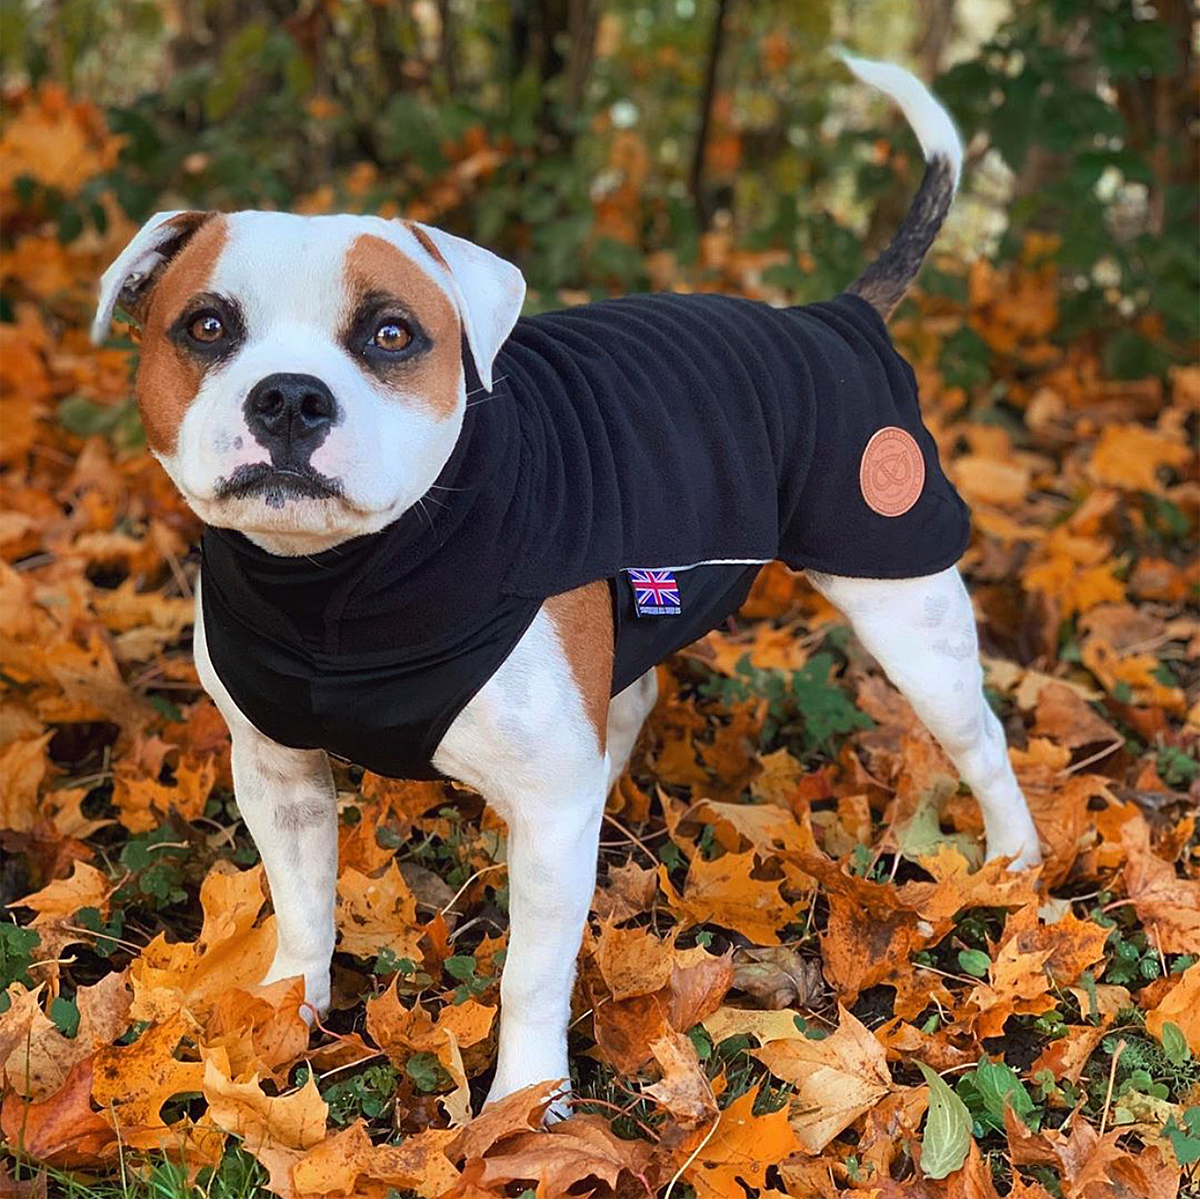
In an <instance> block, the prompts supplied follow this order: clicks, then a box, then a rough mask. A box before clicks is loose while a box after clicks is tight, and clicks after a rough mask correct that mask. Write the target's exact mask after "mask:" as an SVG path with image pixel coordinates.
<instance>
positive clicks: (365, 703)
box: [202, 295, 969, 779]
mask: <svg viewBox="0 0 1200 1200" xmlns="http://www.w3.org/2000/svg"><path fill="white" fill-rule="evenodd" d="M493 375H494V379H495V380H496V384H495V387H494V390H493V391H492V392H491V393H489V394H484V393H483V392H482V391H481V390H480V391H478V392H477V394H475V395H469V398H468V401H467V404H468V408H467V412H466V416H465V421H464V426H463V430H462V433H461V435H460V437H459V440H458V442H457V444H456V446H455V449H454V452H453V454H452V455H451V457H450V459H449V461H448V462H447V463H446V466H445V467H444V469H443V471H442V473H441V475H440V476H439V479H438V482H437V486H436V487H435V489H433V490H432V491H431V492H430V493H429V495H428V496H427V497H426V500H425V501H423V502H421V503H419V504H418V505H417V506H415V507H414V508H412V509H410V510H409V511H408V512H407V513H405V514H404V515H403V516H402V517H401V518H400V519H399V520H397V521H396V522H395V523H393V524H392V525H390V526H389V527H388V528H386V529H384V530H382V531H381V532H379V533H377V534H370V535H366V536H364V537H359V538H355V539H353V540H351V541H349V542H346V543H343V544H342V545H340V546H337V547H335V548H334V549H332V550H329V551H326V552H325V553H323V554H318V555H315V556H312V557H302V558H284V557H279V556H275V555H271V554H268V553H266V552H265V551H263V550H260V549H258V548H257V547H255V546H254V545H253V544H252V543H251V542H250V541H248V540H247V539H246V538H245V537H244V536H242V535H241V534H239V533H235V532H231V531H229V530H224V529H216V528H208V529H206V530H205V533H204V539H203V548H202V552H203V559H202V584H203V586H202V600H203V605H204V624H205V632H206V636H207V641H208V646H209V652H210V655H211V657H212V662H213V666H214V668H215V669H216V672H217V674H218V676H219V677H220V679H221V681H222V683H224V685H225V686H226V687H227V688H228V690H229V692H230V694H231V695H232V697H233V699H234V700H235V701H236V703H237V705H238V707H239V708H240V709H241V710H242V712H243V713H244V714H245V715H246V716H247V717H248V718H249V719H250V720H251V721H252V722H253V723H254V724H255V726H257V727H258V729H259V730H260V731H261V732H263V733H264V734H266V735H267V736H268V737H271V738H273V739H274V740H276V741H278V742H280V743H282V744H284V745H287V746H293V747H298V748H314V747H321V748H323V749H325V750H328V751H330V752H331V753H333V754H336V755H339V756H341V757H344V758H347V759H349V760H351V761H353V762H356V763H358V764H360V765H361V766H364V767H367V768H369V769H370V770H372V771H375V772H376V773H378V774H381V775H390V776H394V777H397V778H408V779H423V778H435V777H437V775H438V772H437V770H436V769H435V768H434V767H433V765H432V758H433V755H434V754H435V752H436V750H437V747H438V744H439V743H440V742H441V739H442V737H443V735H444V734H445V732H446V730H447V729H448V728H449V726H450V724H451V722H452V721H453V720H454V718H455V717H456V716H457V715H458V714H459V712H461V711H462V709H463V707H464V706H465V705H466V704H467V702H468V701H469V700H470V699H471V698H472V697H473V696H474V695H475V693H476V692H478V690H479V689H480V688H481V687H482V686H483V685H484V683H486V682H487V680H488V679H489V678H490V677H491V675H492V674H493V673H494V672H495V670H496V669H497V668H498V667H499V666H500V664H501V663H502V662H503V661H504V659H505V658H506V657H507V656H508V654H509V653H510V652H511V651H512V649H513V648H514V647H515V645H516V644H517V642H518V641H519V640H520V638H521V635H522V634H523V633H524V632H525V630H526V629H527V628H528V626H529V624H530V622H531V621H532V620H533V618H534V615H535V614H536V613H537V610H538V608H539V607H540V605H541V603H542V601H543V600H545V599H546V597H548V596H552V595H556V594H558V593H560V592H565V591H569V590H571V589H573V588H576V587H580V586H582V585H583V584H587V583H591V582H593V581H595V580H599V579H604V580H608V581H609V582H610V586H611V588H612V594H613V612H614V620H615V639H616V640H615V650H616V654H615V664H614V671H613V681H612V692H613V694H614V695H615V694H616V693H617V692H618V691H620V690H621V689H622V688H624V687H626V686H627V685H628V684H630V683H631V682H633V680H635V679H637V678H638V677H639V676H640V675H641V674H642V673H643V672H644V671H646V670H647V669H649V668H650V667H652V666H654V664H655V663H657V662H659V661H660V660H661V659H663V658H664V657H666V656H667V655H668V654H670V653H672V652H673V651H675V650H677V649H679V648H680V647H682V646H685V645H687V644H688V643H689V642H691V641H694V640H695V639H696V638H698V637H700V636H702V635H703V634H704V633H706V632H707V631H708V630H710V629H712V628H714V627H716V626H717V625H719V624H720V622H721V621H722V620H723V619H724V618H725V617H726V616H727V615H728V614H729V613H731V612H733V611H734V610H735V609H736V608H737V607H738V606H739V605H740V604H741V602H742V600H744V599H745V596H746V593H747V592H748V591H749V588H750V585H751V583H752V582H753V579H754V575H755V573H756V571H757V569H758V565H759V564H761V563H763V562H767V561H770V560H771V559H776V558H778V559H782V560H783V561H784V562H785V563H787V564H788V565H789V566H791V567H794V568H803V567H812V568H814V569H817V570H820V571H825V572H829V573H832V574H838V575H850V576H862V577H872V578H909V577H914V576H920V575H929V574H933V573H934V572H936V571H940V570H943V569H944V568H946V567H948V566H950V565H951V564H952V563H954V562H955V561H956V560H957V559H958V557H959V556H960V555H961V554H962V551H963V549H964V548H965V546H966V542H967V538H968V535H969V529H968V515H967V510H966V507H965V505H964V504H963V502H962V500H961V499H960V498H959V496H958V494H957V493H956V492H955V491H954V489H953V487H952V486H951V485H950V483H949V482H948V481H947V479H946V478H945V476H944V475H943V474H942V471H941V468H940V466H939V464H938V459H937V451H936V448H935V445H934V442H933V439H932V437H930V435H929V433H928V431H927V430H926V429H925V427H924V425H923V424H922V422H921V416H920V411H919V408H918V404H917V388H916V381H915V379H914V377H913V372H912V369H911V368H910V367H909V365H908V364H907V363H906V362H905V361H904V359H903V358H901V357H900V355H899V354H898V353H897V351H896V350H895V348H894V347H893V346H892V343H891V340H890V338H889V336H888V333H887V330H886V327H885V326H884V323H883V321H882V319H881V318H880V316H879V314H878V313H877V312H876V311H875V309H874V308H872V307H871V305H870V304H868V303H867V302H866V301H864V300H862V299H860V298H859V297H857V296H852V295H843V296H839V297H837V298H836V299H834V300H832V301H829V302H827V303H821V304H813V305H808V306H805V307H802V308H787V309H775V308H771V307H769V306H768V305H765V304H761V303H758V302H755V301H750V300H742V299H737V298H733V297H728V296H711V295H694V296H676V295H653V296H634V297H628V298H625V299H620V300H611V301H602V302H600V303H598V304H590V305H583V306H580V307H578V308H571V309H566V310H564V311H561V312H553V313H547V314H544V315H541V316H535V317H528V318H524V319H522V320H520V321H518V322H517V325H516V327H515V329H514V330H513V333H512V335H511V336H510V338H509V340H508V341H507V342H506V343H505V345H504V347H503V348H502V349H501V351H500V353H499V355H498V356H497V359H496V362H495V364H494V366H493ZM467 376H468V391H469V392H470V391H471V389H472V384H473V383H474V382H476V381H475V380H474V379H473V373H472V371H471V370H470V368H469V364H468V371H467ZM873 439H874V440H873ZM893 451H894V452H893ZM631 569H634V570H635V571H636V570H638V569H643V570H645V569H650V570H653V571H654V575H652V576H651V580H652V581H657V583H656V584H655V586H654V587H651V588H650V589H649V590H647V589H646V587H644V586H641V585H639V583H638V582H637V580H639V579H641V580H644V579H645V578H646V577H645V576H640V575H636V574H635V575H633V577H632V578H631V575H630V570H631ZM663 572H666V573H667V574H665V575H664V574H663ZM670 585H673V586H670ZM662 600H665V603H654V601H662ZM676 609H678V611H675V610H676ZM655 610H658V611H655Z"/></svg>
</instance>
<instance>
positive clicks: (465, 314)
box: [408, 221, 525, 392]
mask: <svg viewBox="0 0 1200 1200" xmlns="http://www.w3.org/2000/svg"><path fill="white" fill-rule="evenodd" d="M408 226H409V228H410V229H411V230H412V233H413V235H414V236H415V237H416V238H417V240H418V241H419V242H420V243H421V245H422V246H424V247H425V249H426V251H428V253H429V254H430V255H431V256H432V257H433V258H434V259H435V260H436V261H437V262H439V263H440V264H441V266H442V267H444V268H445V270H446V272H447V274H448V275H449V276H450V291H451V294H452V295H453V297H454V302H455V304H456V305H457V307H458V316H459V320H461V321H462V327H463V333H464V334H465V336H466V339H467V346H468V348H469V349H470V351H471V357H472V358H473V359H474V360H475V371H476V373H477V374H478V375H479V382H480V383H482V384H483V386H484V387H485V388H486V389H487V390H488V391H489V392H490V391H491V390H492V362H493V361H494V360H495V357H496V354H497V352H498V351H499V349H500V347H501V346H502V345H503V344H504V339H505V338H507V337H508V335H509V334H510V333H511V332H512V327H513V326H514V325H515V324H516V323H517V318H518V317H519V316H520V315H521V305H522V304H523V303H524V302H525V277H524V276H523V275H522V274H521V272H520V271H519V270H518V269H517V268H516V267H514V266H513V265H512V263H510V262H506V261H505V260H504V259H502V258H500V257H499V256H498V255H495V254H493V253H492V252H491V251H490V250H485V249H484V248H483V247H482V246H477V245H475V243H474V242H469V241H467V239H466V238H460V237H456V236H455V235H454V234H453V233H446V232H445V231H444V230H441V229H434V228H432V227H431V226H429V225H422V224H420V222H418V221H410V222H408Z"/></svg>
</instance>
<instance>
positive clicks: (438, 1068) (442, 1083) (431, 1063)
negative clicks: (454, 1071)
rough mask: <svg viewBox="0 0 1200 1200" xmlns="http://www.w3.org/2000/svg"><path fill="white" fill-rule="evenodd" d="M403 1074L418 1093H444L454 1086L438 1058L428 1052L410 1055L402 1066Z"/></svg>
mask: <svg viewBox="0 0 1200 1200" xmlns="http://www.w3.org/2000/svg"><path fill="white" fill-rule="evenodd" d="M404 1073H405V1074H406V1075H407V1076H408V1077H409V1079H410V1080H412V1084H413V1087H415V1088H416V1089H417V1091H418V1092H444V1091H445V1090H446V1089H447V1088H449V1087H452V1086H453V1084H454V1080H453V1079H451V1078H450V1072H449V1071H447V1070H446V1068H445V1067H443V1066H442V1064H441V1062H440V1061H439V1059H438V1056H437V1055H436V1054H430V1053H429V1052H428V1051H422V1052H421V1053H419V1054H413V1055H411V1056H410V1057H409V1060H408V1062H406V1063H405V1064H404Z"/></svg>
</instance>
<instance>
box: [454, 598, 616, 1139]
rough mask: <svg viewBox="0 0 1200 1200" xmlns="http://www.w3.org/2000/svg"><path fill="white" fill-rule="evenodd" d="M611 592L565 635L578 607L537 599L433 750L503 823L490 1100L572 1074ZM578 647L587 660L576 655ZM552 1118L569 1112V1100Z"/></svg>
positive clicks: (591, 873)
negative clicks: (575, 631) (511, 644)
mask: <svg viewBox="0 0 1200 1200" xmlns="http://www.w3.org/2000/svg"><path fill="white" fill-rule="evenodd" d="M607 596H608V593H607V590H606V587H605V585H601V591H600V592H598V593H595V594H594V595H593V596H592V597H591V599H592V600H594V604H593V605H592V608H591V610H590V611H592V612H593V613H594V620H593V622H592V623H591V624H590V625H583V624H582V623H578V622H577V624H576V628H581V629H582V630H584V631H586V633H587V636H586V637H583V636H578V637H576V638H575V639H574V640H573V641H572V640H571V638H570V631H569V622H568V621H567V617H569V616H572V615H576V616H577V615H578V614H577V613H576V612H575V610H571V609H569V608H567V607H566V606H568V605H570V604H579V603H580V601H579V600H578V599H576V600H571V599H562V598H556V600H555V601H550V602H547V606H546V608H545V609H543V610H542V612H540V613H539V614H538V616H537V617H536V618H535V620H534V622H533V624H532V625H531V626H530V627H529V630H528V631H527V632H526V634H525V636H524V637H523V638H522V640H521V642H520V643H519V644H518V646H517V648H516V649H515V650H514V651H513V653H512V655H511V656H510V657H509V659H508V661H507V662H505V663H504V665H503V666H502V667H501V668H500V669H499V671H497V672H496V674H495V675H494V676H493V677H492V678H491V679H490V680H489V681H488V683H487V684H486V685H485V686H484V687H483V689H482V690H481V691H480V692H479V693H478V694H477V695H476V696H475V698H474V699H473V700H472V701H471V703H470V704H468V705H467V707H466V708H465V709H464V710H463V711H462V713H461V714H460V715H459V717H458V718H457V720H456V721H455V722H454V724H453V725H452V726H451V728H450V731H449V732H448V733H447V735H446V737H445V739H444V740H443V741H442V744H441V746H440V747H439V749H438V753H437V755H436V756H435V758H434V762H435V764H436V765H437V766H438V768H439V769H441V770H442V771H444V772H446V774H448V775H452V776H454V777H455V778H458V779H461V780H463V782H465V783H469V784H471V786H473V787H476V788H478V789H479V791H481V792H482V793H483V794H484V796H486V797H487V799H488V801H489V803H491V804H492V805H493V806H494V807H495V808H496V810H497V811H498V812H499V813H500V815H501V816H503V817H504V819H505V821H506V822H507V823H508V881H509V917H510V921H511V929H510V933H509V943H508V953H507V955H506V957H505V962H504V976H503V979H502V981H501V985H500V998H501V1009H500V1048H499V1056H498V1061H497V1065H496V1076H495V1079H494V1081H493V1083H492V1087H491V1091H490V1093H489V1095H488V1100H489V1101H492V1100H498V1099H500V1098H501V1097H502V1096H506V1095H508V1093H510V1092H514V1091H516V1090H518V1089H519V1088H523V1087H527V1086H529V1085H530V1084H535V1083H542V1082H554V1083H558V1082H559V1081H563V1080H567V1081H569V1078H570V1075H569V1069H568V1068H569V1064H568V1061H567V1026H568V1023H569V1021H570V1011H571V987H572V984H573V982H574V978H575V958H576V955H577V954H578V952H579V943H580V941H581V939H582V936H583V927H584V923H585V921H586V920H587V913H588V905H589V903H590V901H591V898H592V890H593V888H594V886H595V879H596V852H597V844H598V842H599V833H600V821H601V818H602V816H603V813H604V799H605V795H606V793H607V790H608V774H609V762H608V755H607V754H606V753H605V722H606V719H607V713H608V690H607V689H608V681H609V679H611V678H612V660H611V645H612V642H611V627H609V628H607V629H606V627H605V626H604V625H603V621H604V620H606V619H607V617H608V612H609V608H608V598H607ZM586 601H587V598H585V600H584V601H583V603H586ZM556 612H557V615H558V624H557V625H556V621H555V614H556ZM560 627H561V628H560ZM564 628H566V629H567V630H568V632H567V633H566V634H564V633H563V632H562V629H564ZM585 654H586V655H589V656H592V657H591V658H590V659H589V660H588V662H586V663H585V662H584V661H583V656H584V655H585ZM606 656H607V657H606ZM593 667H594V668H595V669H594V670H593V669H591V668H593ZM551 1115H552V1116H562V1115H565V1105H563V1104H561V1103H559V1104H557V1105H556V1106H555V1107H554V1108H552V1110H551Z"/></svg>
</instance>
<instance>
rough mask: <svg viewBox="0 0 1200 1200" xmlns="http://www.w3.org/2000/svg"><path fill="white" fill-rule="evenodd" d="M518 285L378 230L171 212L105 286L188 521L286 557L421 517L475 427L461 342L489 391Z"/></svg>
mask: <svg viewBox="0 0 1200 1200" xmlns="http://www.w3.org/2000/svg"><path fill="white" fill-rule="evenodd" d="M524 294H525V284H524V281H523V279H522V278H521V274H520V272H519V271H518V270H517V269H516V268H515V267H513V266H512V265H511V264H509V263H506V262H504V261H503V260H502V259H499V258H497V257H496V256H495V255H493V254H491V253H490V252H489V251H486V250H483V249H481V248H480V247H478V246H475V245H473V244H472V243H470V242H467V241H464V240H463V239H462V238H458V237H455V236H453V235H452V234H447V233H444V232H442V231H440V230H435V229H429V228H426V227H425V226H422V225H417V224H415V223H409V222H401V221H386V220H383V219H381V218H378V217H359V216H328V217H325V216H321V217H300V216H291V215H289V214H286V213H267V212H241V213H231V214H223V213H202V212H184V213H162V214H159V215H158V216H157V217H154V218H152V219H151V221H149V222H148V223H147V224H146V226H145V227H144V228H143V229H142V230H141V231H140V232H139V233H138V235H137V236H136V237H135V238H134V239H133V241H132V242H131V243H130V244H129V246H128V247H127V248H126V249H125V251H124V252H123V253H122V254H121V256H120V257H119V258H118V259H117V261H116V262H115V263H113V265H112V266H111V267H110V268H109V270H108V271H107V272H106V273H105V276H104V279H103V281H102V283H101V297H100V306H99V309H98V311H97V315H96V322H95V325H94V327H93V336H94V337H95V338H96V339H97V340H100V339H102V338H103V337H104V336H105V335H106V334H107V330H108V325H109V321H110V319H111V316H112V311H113V308H114V306H115V304H116V303H117V302H118V301H119V302H120V303H121V304H122V306H123V307H125V308H127V309H128V310H129V311H130V312H131V313H132V314H133V315H134V316H135V317H136V318H137V319H138V320H139V322H140V324H141V326H142V345H141V361H140V364H139V367H138V373H137V397H138V405H139V407H140V409H141V414H142V423H143V425H144V426H145V430H146V437H147V440H148V442H149V445H150V448H151V449H152V450H153V452H154V454H155V455H156V457H157V458H158V459H159V461H160V462H162V464H163V466H164V467H165V468H166V470H167V472H168V473H169V474H170V476H171V478H172V479H173V480H174V481H175V483H176V485H177V486H178V487H179V490H180V491H181V492H182V493H183V496H184V497H185V499H186V500H187V502H188V503H189V504H190V505H191V506H192V508H193V509H194V510H195V511H196V513H197V514H198V515H199V516H200V517H201V519H203V520H204V521H206V522H207V523H209V524H211V525H219V526H224V527H227V528H232V529H237V530H240V531H241V532H242V533H245V534H246V535H247V536H249V537H250V538H252V539H253V540H254V541H256V542H258V543H259V544H260V545H262V546H264V547H265V548H266V549H268V550H271V551H274V552H276V553H283V554H300V553H313V552H315V551H317V550H321V549H325V548H327V547H329V546H332V545H336V544H337V543H338V542H340V541H344V540H345V539H347V538H350V537H354V536H356V535H358V534H361V533H369V532H373V531H374V530H377V529H381V528H383V526H385V525H387V524H388V523H390V522H391V521H393V520H395V519H396V517H398V516H399V515H400V514H401V513H403V512H404V511H405V510H406V509H408V508H409V507H410V506H412V505H413V504H414V503H416V502H417V501H418V500H419V499H420V498H421V497H422V496H423V495H424V494H425V492H427V491H428V490H429V487H430V485H431V484H432V483H433V482H434V481H435V480H436V478H437V476H438V473H439V472H440V471H441V469H442V467H443V466H444V464H445V462H446V460H447V458H448V457H449V456H450V453H451V451H452V450H453V448H454V444H455V442H456V440H457V438H458V434H459V431H460V429H461V428H462V421H463V414H464V412H465V410H466V403H467V399H466V388H465V384H464V372H463V353H464V351H463V344H464V341H465V343H466V346H467V348H468V350H469V352H470V354H471V356H472V358H473V359H474V362H475V368H476V371H477V372H478V374H479V377H480V380H481V381H482V383H483V384H484V386H485V387H486V388H488V389H490V387H491V381H492V380H491V376H492V361H493V359H494V357H495V355H496V352H497V351H498V350H499V348H500V345H501V344H502V342H503V341H504V339H505V338H506V337H507V336H508V334H509V332H510V331H511V329H512V326H513V323H514V322H515V321H516V319H517V315H518V314H519V312H520V308H521V303H522V300H523V299H524Z"/></svg>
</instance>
